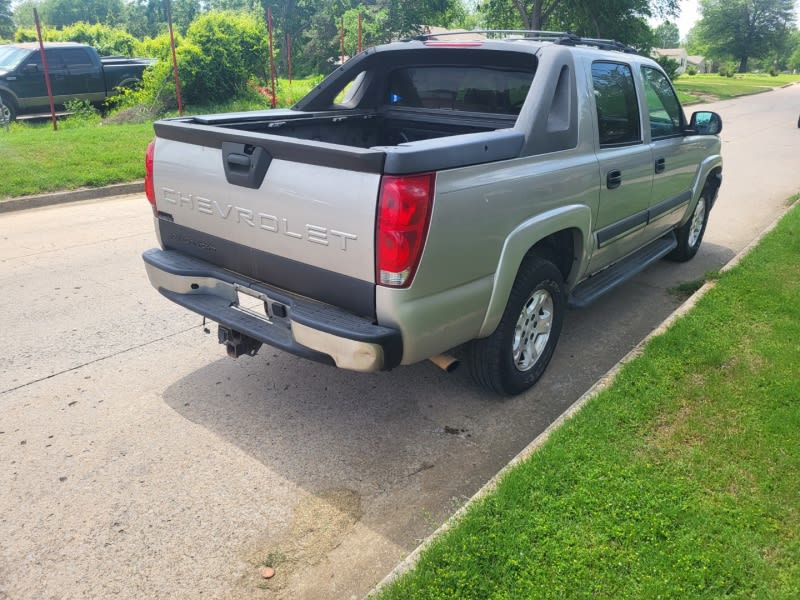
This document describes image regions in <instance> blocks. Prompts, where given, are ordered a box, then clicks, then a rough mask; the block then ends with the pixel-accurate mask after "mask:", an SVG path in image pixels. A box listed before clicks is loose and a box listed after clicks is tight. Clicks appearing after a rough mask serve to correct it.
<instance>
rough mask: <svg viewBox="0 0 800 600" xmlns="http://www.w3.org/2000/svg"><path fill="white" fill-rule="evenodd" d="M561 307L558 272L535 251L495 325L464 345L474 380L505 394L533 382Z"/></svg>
mask: <svg viewBox="0 0 800 600" xmlns="http://www.w3.org/2000/svg"><path fill="white" fill-rule="evenodd" d="M566 310H567V297H566V293H565V292H564V281H563V277H562V276H561V272H560V271H559V270H558V269H557V268H556V266H555V265H554V264H553V263H551V262H549V261H547V260H544V259H543V258H540V257H538V256H532V257H529V258H527V259H525V261H524V262H523V263H522V266H521V267H520V269H519V273H517V278H516V280H515V281H514V285H513V286H512V288H511V293H510V294H509V297H508V303H507V304H506V309H505V311H504V312H503V317H502V318H501V319H500V323H499V324H498V325H497V329H495V331H494V333H492V334H491V335H490V336H489V337H486V338H482V339H479V340H473V341H472V342H470V343H469V345H468V346H467V349H466V350H467V351H466V357H467V361H466V362H467V366H468V368H469V372H470V375H472V378H473V379H474V380H475V382H476V383H478V384H479V385H481V386H482V387H484V388H486V389H487V390H490V391H493V392H495V393H497V394H501V395H506V396H513V395H516V394H520V393H522V392H524V391H525V390H527V389H529V388H530V387H531V386H533V384H535V383H536V382H537V381H538V380H539V378H540V377H541V376H542V374H543V373H544V371H545V369H546V368H547V365H548V363H549V362H550V359H551V358H552V357H553V352H554V351H555V349H556V344H557V343H558V337H559V335H560V334H561V326H562V324H563V322H564V313H565V312H566Z"/></svg>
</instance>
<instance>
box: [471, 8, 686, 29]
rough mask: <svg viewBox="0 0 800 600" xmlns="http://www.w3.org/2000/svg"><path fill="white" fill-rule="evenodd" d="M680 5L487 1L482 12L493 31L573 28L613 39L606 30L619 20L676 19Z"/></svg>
mask: <svg viewBox="0 0 800 600" xmlns="http://www.w3.org/2000/svg"><path fill="white" fill-rule="evenodd" d="M678 5H679V1H678V0H599V1H595V2H585V1H583V0H487V1H486V2H484V3H483V4H482V5H481V6H480V8H481V10H482V11H483V13H484V14H485V15H486V16H487V21H488V23H489V24H491V26H492V27H497V26H500V27H510V28H518V27H522V28H524V29H534V30H542V29H552V28H553V26H554V25H558V24H572V25H575V26H580V27H581V28H585V31H586V32H588V34H589V35H602V36H603V37H611V36H610V35H609V34H608V32H607V30H606V29H605V27H607V26H613V24H614V22H615V21H618V20H619V19H620V18H622V19H623V20H626V21H628V22H629V23H630V21H631V20H632V19H634V18H639V19H643V18H646V17H654V16H674V15H676V14H677V13H678ZM512 19H513V21H512ZM501 23H502V24H501ZM598 32H599V33H598Z"/></svg>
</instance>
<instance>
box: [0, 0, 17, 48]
mask: <svg viewBox="0 0 800 600" xmlns="http://www.w3.org/2000/svg"><path fill="white" fill-rule="evenodd" d="M15 28H16V27H15V25H14V19H13V11H12V10H11V0H0V40H10V39H11V38H12V37H14V29H15Z"/></svg>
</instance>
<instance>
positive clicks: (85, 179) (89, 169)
mask: <svg viewBox="0 0 800 600" xmlns="http://www.w3.org/2000/svg"><path fill="white" fill-rule="evenodd" d="M153 135H154V133H153V125H152V124H151V123H143V124H131V125H97V124H95V125H91V126H89V125H87V126H85V127H69V126H64V124H62V125H61V126H60V128H59V129H58V131H53V129H52V126H51V125H50V123H47V124H43V125H36V126H31V125H18V124H13V125H12V126H11V128H10V129H9V131H5V130H3V129H0V165H2V177H0V199H2V198H8V197H13V196H25V195H29V194H40V193H43V192H52V191H56V190H69V189H75V188H80V187H99V186H103V185H108V184H111V183H121V182H127V181H135V180H137V179H142V178H143V177H144V152H145V148H146V147H147V144H148V142H149V141H150V140H151V139H152V138H153Z"/></svg>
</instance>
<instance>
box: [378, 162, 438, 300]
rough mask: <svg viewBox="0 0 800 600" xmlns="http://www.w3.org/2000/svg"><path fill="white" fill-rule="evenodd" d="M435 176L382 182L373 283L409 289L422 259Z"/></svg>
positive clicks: (404, 177)
mask: <svg viewBox="0 0 800 600" xmlns="http://www.w3.org/2000/svg"><path fill="white" fill-rule="evenodd" d="M435 177H436V174H435V173H426V174H424V175H410V176H391V175H385V176H384V177H383V178H382V179H381V191H380V198H379V200H378V227H377V235H376V240H375V245H376V250H375V254H376V266H375V271H376V283H378V284H380V285H385V286H388V287H408V286H409V285H411V281H412V279H413V278H414V272H415V271H416V269H417V265H419V259H420V257H421V256H422V248H423V246H424V245H425V237H426V235H427V233H428V222H429V220H430V216H431V208H432V203H433V188H434V181H435Z"/></svg>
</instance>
